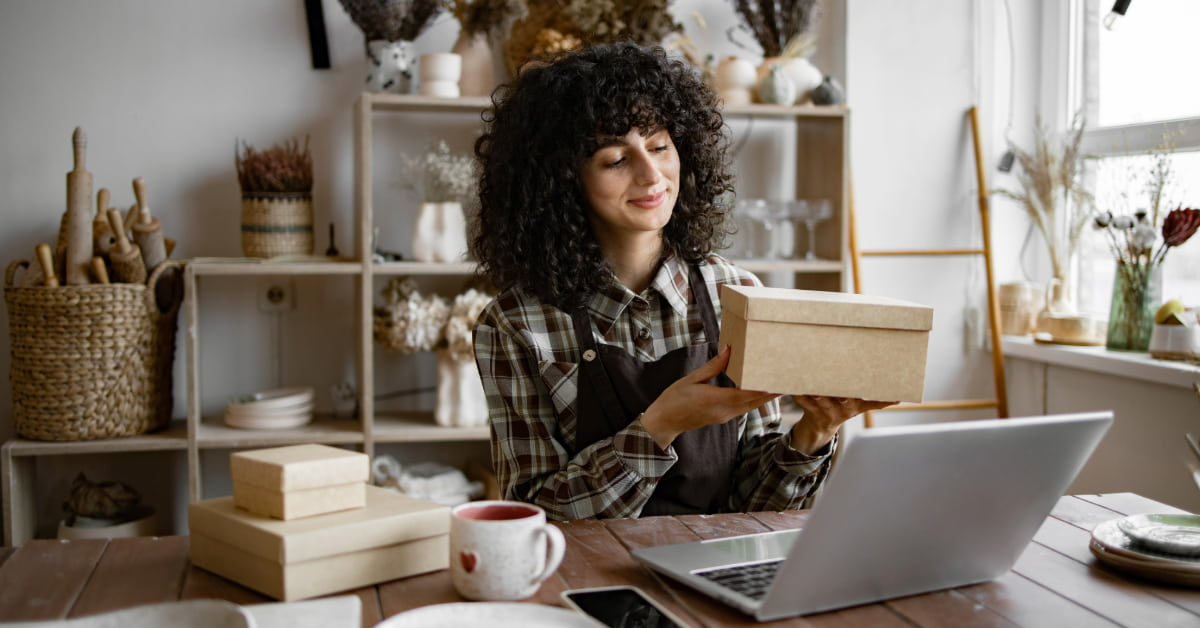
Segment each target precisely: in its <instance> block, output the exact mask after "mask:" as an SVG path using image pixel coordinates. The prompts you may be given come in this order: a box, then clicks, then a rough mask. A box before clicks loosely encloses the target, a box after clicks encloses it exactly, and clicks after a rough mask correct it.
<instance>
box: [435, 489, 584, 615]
mask: <svg viewBox="0 0 1200 628" xmlns="http://www.w3.org/2000/svg"><path fill="white" fill-rule="evenodd" d="M450 513H451V517H450V575H451V578H452V580H453V581H454V588H455V589H457V590H458V592H459V594H460V595H462V596H463V597H465V598H467V599H469V600H523V599H525V598H527V597H529V596H531V595H533V594H534V593H537V590H538V588H539V587H540V586H541V584H542V581H543V580H545V579H546V578H549V577H550V576H551V574H553V573H554V571H555V570H556V569H558V565H559V563H561V562H562V558H563V551H564V549H565V548H566V541H565V540H564V539H563V534H562V532H560V531H559V529H558V528H556V527H554V526H552V525H549V524H547V523H546V513H545V511H543V510H542V509H541V508H538V507H537V506H534V505H532V504H526V503H523V502H513V501H478V502H467V503H465V504H462V505H459V506H456V507H455V508H454V509H453V510H452V511H450Z"/></svg>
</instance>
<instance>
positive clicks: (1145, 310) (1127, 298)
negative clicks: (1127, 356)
mask: <svg viewBox="0 0 1200 628" xmlns="http://www.w3.org/2000/svg"><path fill="white" fill-rule="evenodd" d="M1160 270H1161V267H1160V266H1159V265H1158V264H1126V263H1124V262H1117V272H1116V274H1114V275H1113V291H1112V305H1111V306H1110V307H1109V311H1108V335H1107V336H1106V338H1105V346H1107V347H1108V348H1109V349H1113V350H1116V351H1146V350H1148V349H1149V348H1150V335H1151V333H1152V332H1153V331H1154V312H1155V310H1156V309H1157V308H1158V303H1159V292H1160V289H1161V285H1160V284H1161V273H1160Z"/></svg>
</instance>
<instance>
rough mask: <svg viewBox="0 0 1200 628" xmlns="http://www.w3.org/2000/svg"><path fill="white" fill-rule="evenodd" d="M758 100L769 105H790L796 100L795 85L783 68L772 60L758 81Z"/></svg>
mask: <svg viewBox="0 0 1200 628" xmlns="http://www.w3.org/2000/svg"><path fill="white" fill-rule="evenodd" d="M757 93H758V102H761V103H766V104H771V105H791V104H792V103H794V102H796V85H795V83H793V82H792V79H791V78H790V77H789V76H788V75H787V73H786V72H785V71H784V69H783V64H781V63H779V62H772V63H771V64H770V65H769V67H768V68H767V71H766V72H765V73H764V74H763V75H762V79H761V80H760V81H759V82H758V92H757Z"/></svg>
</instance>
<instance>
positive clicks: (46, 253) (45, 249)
mask: <svg viewBox="0 0 1200 628" xmlns="http://www.w3.org/2000/svg"><path fill="white" fill-rule="evenodd" d="M36 250H37V259H38V263H39V264H41V266H42V280H43V281H45V283H46V285H47V286H51V287H54V286H57V285H58V277H57V276H56V275H55V274H54V252H53V251H51V250H50V245H49V244H39V245H37V249H36Z"/></svg>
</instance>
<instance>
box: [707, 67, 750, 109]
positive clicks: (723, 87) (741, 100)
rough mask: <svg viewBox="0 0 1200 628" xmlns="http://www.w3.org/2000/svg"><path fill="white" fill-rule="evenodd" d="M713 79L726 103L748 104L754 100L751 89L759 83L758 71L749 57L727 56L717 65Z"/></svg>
mask: <svg viewBox="0 0 1200 628" xmlns="http://www.w3.org/2000/svg"><path fill="white" fill-rule="evenodd" d="M713 81H714V86H715V87H716V88H717V94H718V95H720V97H721V100H722V101H723V102H724V103H725V104H726V105H746V104H750V101H751V100H752V98H751V96H752V91H751V90H753V89H754V85H755V84H756V83H758V72H757V70H755V69H754V64H753V63H751V62H750V60H749V59H743V58H741V57H726V58H725V59H724V60H722V61H721V63H720V65H718V66H717V73H716V75H715V76H714V77H713Z"/></svg>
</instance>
